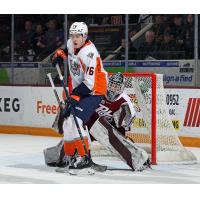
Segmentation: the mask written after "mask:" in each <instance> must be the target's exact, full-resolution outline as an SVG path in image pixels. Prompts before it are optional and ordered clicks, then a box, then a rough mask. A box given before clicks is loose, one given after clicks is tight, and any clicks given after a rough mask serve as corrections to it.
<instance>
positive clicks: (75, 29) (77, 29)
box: [69, 22, 88, 38]
mask: <svg viewBox="0 0 200 200" xmlns="http://www.w3.org/2000/svg"><path fill="white" fill-rule="evenodd" d="M69 34H70V35H73V34H82V35H83V37H84V38H87V35H88V27H87V25H86V24H85V23H84V22H74V23H73V24H72V25H71V27H70V29H69Z"/></svg>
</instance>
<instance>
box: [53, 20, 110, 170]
mask: <svg viewBox="0 0 200 200" xmlns="http://www.w3.org/2000/svg"><path fill="white" fill-rule="evenodd" d="M69 35H70V39H69V40H68V42H67V49H66V50H61V49H59V50H58V51H56V53H55V55H54V58H53V62H54V64H55V63H56V62H57V61H58V60H59V59H62V60H64V59H67V60H68V67H69V72H70V77H71V80H72V91H71V92H70V97H69V98H68V99H67V105H68V106H67V107H66V108H65V110H64V112H63V113H64V114H63V117H64V118H65V120H64V123H63V131H64V153H65V156H66V157H67V158H68V160H69V162H71V158H72V157H73V155H74V154H75V152H78V155H79V156H80V159H78V161H76V163H73V164H71V166H70V167H71V168H78V169H81V168H85V167H88V166H90V163H91V162H90V159H89V158H88V156H87V155H86V154H87V152H86V150H85V149H84V146H83V144H82V141H81V137H80V135H79V133H78V130H77V127H76V125H75V122H74V118H73V116H72V114H71V108H72V107H73V109H74V113H75V116H76V119H77V121H78V124H79V126H80V130H81V133H82V136H83V139H84V143H85V146H86V148H87V151H88V150H89V142H88V136H87V132H86V130H85V129H84V126H83V125H84V124H86V123H87V122H88V120H89V119H90V117H91V115H92V114H93V113H94V111H95V110H96V108H97V107H98V105H99V104H100V102H101V100H102V99H103V98H104V95H105V94H106V87H107V73H106V71H105V70H104V68H103V65H102V60H101V58H100V55H99V53H98V51H97V49H96V47H95V46H94V44H93V43H92V42H91V41H90V40H88V39H87V36H88V28H87V25H86V24H85V23H84V22H75V23H73V24H72V25H71V27H70V30H69Z"/></svg>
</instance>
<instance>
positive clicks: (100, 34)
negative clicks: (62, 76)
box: [0, 14, 200, 87]
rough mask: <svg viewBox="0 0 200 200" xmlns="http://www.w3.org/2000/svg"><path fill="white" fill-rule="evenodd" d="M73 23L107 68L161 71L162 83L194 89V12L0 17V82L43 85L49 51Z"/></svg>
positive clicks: (197, 75) (199, 79) (198, 79)
mask: <svg viewBox="0 0 200 200" xmlns="http://www.w3.org/2000/svg"><path fill="white" fill-rule="evenodd" d="M75 21H83V22H85V23H86V24H87V25H88V28H89V39H91V41H92V42H93V43H94V44H95V45H96V47H97V49H98V51H99V53H100V55H101V57H102V60H103V63H104V67H105V69H106V70H107V71H108V72H118V71H121V72H154V73H162V74H164V76H163V81H164V85H165V86H186V87H188V86H189V87H191V86H192V87H200V66H199V44H200V38H199V33H200V30H199V15H197V14H195V15H192V14H184V15H180V14H179V15H175V14H173V15H172V14H169V15H167V14H165V15H162V14H155V15H150V14H137V15H136V14H129V15H128V14H125V15H123V14H111V15H108V14H102V15H100V14H98V15H96V14H88V15H87V14H81V15H80V14H79V15H78V14H68V15H67V14H66V15H64V14H58V15H55V14H52V15H49V14H31V15H28V14H21V15H18V14H15V15H5V14H4V15H0V85H40V86H41V85H47V84H49V83H48V79H47V77H46V74H47V73H49V72H51V73H52V75H53V77H54V78H55V77H56V69H55V68H54V67H53V66H52V65H51V58H52V55H53V53H54V51H55V50H56V49H57V48H60V47H61V48H65V47H66V41H67V39H68V30H69V27H70V25H71V24H72V23H73V22H75ZM65 73H66V72H65Z"/></svg>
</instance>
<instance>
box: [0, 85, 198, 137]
mask: <svg viewBox="0 0 200 200" xmlns="http://www.w3.org/2000/svg"><path fill="white" fill-rule="evenodd" d="M57 90H58V94H59V96H60V98H61V97H62V95H61V93H62V88H57ZM165 94H166V97H165V98H166V99H165V102H166V105H167V106H168V113H167V114H169V116H170V118H171V120H172V123H173V125H174V128H175V131H176V133H177V134H178V136H189V137H198V138H200V89H177V88H170V89H169V88H168V89H165ZM57 109H58V104H57V101H56V98H55V96H54V93H53V91H52V88H50V87H19V86H18V87H17V86H0V125H16V126H30V127H42V128H50V127H51V125H52V124H53V121H54V119H55V116H56V113H57ZM134 126H135V127H137V128H140V129H141V130H142V129H145V123H144V120H143V119H142V116H140V114H139V113H138V114H137V116H136V120H135V121H134Z"/></svg>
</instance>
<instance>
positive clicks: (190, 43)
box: [185, 15, 194, 59]
mask: <svg viewBox="0 0 200 200" xmlns="http://www.w3.org/2000/svg"><path fill="white" fill-rule="evenodd" d="M185 51H186V58H187V59H192V58H194V18H193V15H187V21H186V32H185Z"/></svg>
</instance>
